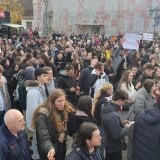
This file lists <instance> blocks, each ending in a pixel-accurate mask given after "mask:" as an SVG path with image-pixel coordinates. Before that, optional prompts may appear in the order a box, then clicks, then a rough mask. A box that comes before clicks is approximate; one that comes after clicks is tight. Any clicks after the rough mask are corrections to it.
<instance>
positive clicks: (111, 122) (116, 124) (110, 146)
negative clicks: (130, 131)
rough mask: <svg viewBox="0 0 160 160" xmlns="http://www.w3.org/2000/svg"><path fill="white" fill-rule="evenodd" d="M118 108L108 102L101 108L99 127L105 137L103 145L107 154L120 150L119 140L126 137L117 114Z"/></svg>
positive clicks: (120, 143) (124, 129) (125, 129)
mask: <svg viewBox="0 0 160 160" xmlns="http://www.w3.org/2000/svg"><path fill="white" fill-rule="evenodd" d="M118 108H119V107H118V106H117V105H116V104H115V103H113V102H109V103H108V104H107V105H105V106H104V107H103V108H102V112H101V125H102V129H103V131H104V134H105V136H104V137H103V138H104V141H105V142H104V143H105V148H106V152H107V153H114V152H118V151H121V150H122V142H121V139H122V138H123V137H124V136H125V135H126V132H127V128H125V127H124V126H123V125H122V122H121V119H120V117H119V115H118V113H117V111H118Z"/></svg>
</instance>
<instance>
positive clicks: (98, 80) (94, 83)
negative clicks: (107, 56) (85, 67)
mask: <svg viewBox="0 0 160 160" xmlns="http://www.w3.org/2000/svg"><path fill="white" fill-rule="evenodd" d="M106 82H109V78H108V76H107V75H106V73H105V72H104V64H103V63H101V62H98V63H97V64H96V65H95V68H94V69H93V70H92V72H91V75H90V82H89V86H90V96H91V97H92V98H94V96H95V94H96V92H97V91H98V89H99V88H101V87H102V85H103V84H104V83H106Z"/></svg>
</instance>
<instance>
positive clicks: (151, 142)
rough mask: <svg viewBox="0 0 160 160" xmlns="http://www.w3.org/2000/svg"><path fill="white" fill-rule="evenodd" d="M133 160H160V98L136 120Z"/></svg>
mask: <svg viewBox="0 0 160 160" xmlns="http://www.w3.org/2000/svg"><path fill="white" fill-rule="evenodd" d="M132 159H133V160H137V159H138V160H144V159H145V160H151V159H153V160H159V159H160V97H158V100H157V104H155V105H154V106H153V107H150V108H147V109H145V110H144V112H142V113H141V114H139V115H138V116H137V117H136V119H135V125H134V130H133V154H132Z"/></svg>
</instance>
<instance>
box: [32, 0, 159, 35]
mask: <svg viewBox="0 0 160 160" xmlns="http://www.w3.org/2000/svg"><path fill="white" fill-rule="evenodd" d="M44 1H46V0H33V27H34V28H37V27H38V28H40V29H41V30H42V31H45V30H46V29H48V31H49V32H53V31H63V32H66V33H72V32H75V33H102V32H105V33H106V34H108V35H111V34H116V33H118V32H131V33H143V32H147V33H151V32H155V31H156V32H158V31H159V23H158V24H155V18H154V17H155V16H154V15H153V14H152V16H151V15H149V9H150V8H151V7H153V8H154V7H157V6H160V1H159V0H68V1H66V0H47V1H48V5H47V8H46V6H45V3H44ZM158 12H159V10H158ZM159 14H160V13H158V15H159ZM156 16H157V15H156ZM159 19H160V18H159Z"/></svg>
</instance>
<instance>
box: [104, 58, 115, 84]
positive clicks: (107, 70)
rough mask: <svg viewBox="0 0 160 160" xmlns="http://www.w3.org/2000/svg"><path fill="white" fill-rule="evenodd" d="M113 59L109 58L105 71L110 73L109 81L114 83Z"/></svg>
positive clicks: (105, 64) (107, 73)
mask: <svg viewBox="0 0 160 160" xmlns="http://www.w3.org/2000/svg"><path fill="white" fill-rule="evenodd" d="M112 65H113V60H112V59H108V60H107V61H106V62H105V63H104V72H105V73H106V75H108V78H109V82H111V83H112V84H113V79H114V76H113V66H112Z"/></svg>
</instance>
